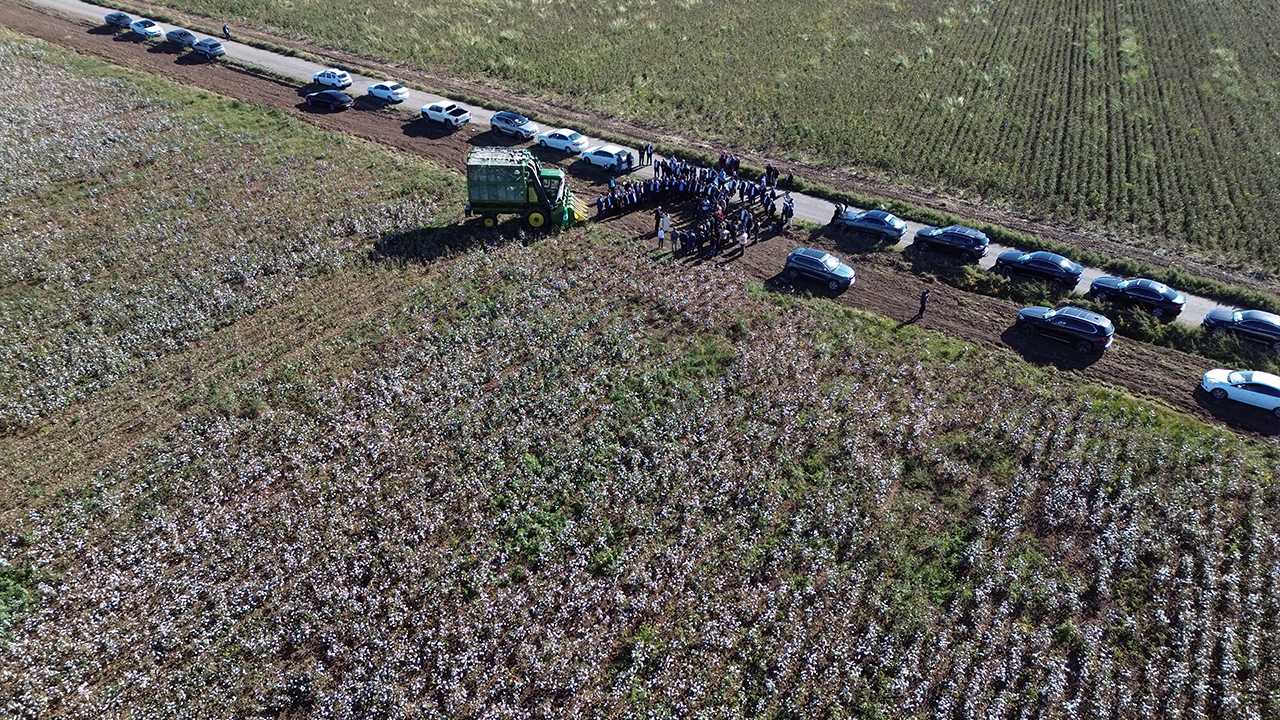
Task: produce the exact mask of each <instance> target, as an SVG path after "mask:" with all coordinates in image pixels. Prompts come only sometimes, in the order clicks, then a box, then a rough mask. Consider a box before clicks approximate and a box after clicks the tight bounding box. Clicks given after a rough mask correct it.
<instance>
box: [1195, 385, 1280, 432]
mask: <svg viewBox="0 0 1280 720" xmlns="http://www.w3.org/2000/svg"><path fill="white" fill-rule="evenodd" d="M1193 397H1194V398H1195V401H1196V405H1199V406H1200V407H1201V408H1202V409H1203V410H1204V411H1205V412H1207V413H1209V414H1210V415H1212V416H1214V417H1215V418H1217V419H1218V420H1221V421H1222V422H1224V423H1226V424H1228V425H1230V426H1232V427H1236V428H1239V429H1241V430H1246V431H1248V432H1252V433H1257V434H1259V435H1266V436H1275V435H1280V419H1277V418H1276V416H1275V415H1272V414H1271V413H1269V412H1267V411H1266V410H1263V409H1262V408H1257V407H1254V406H1252V405H1245V404H1244V403H1240V402H1236V401H1235V400H1216V399H1214V397H1213V396H1212V395H1210V394H1209V393H1207V392H1205V391H1204V388H1202V387H1199V386H1197V387H1196V389H1195V392H1194V393H1193Z"/></svg>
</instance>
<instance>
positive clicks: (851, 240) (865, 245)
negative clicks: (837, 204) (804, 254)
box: [809, 225, 896, 255]
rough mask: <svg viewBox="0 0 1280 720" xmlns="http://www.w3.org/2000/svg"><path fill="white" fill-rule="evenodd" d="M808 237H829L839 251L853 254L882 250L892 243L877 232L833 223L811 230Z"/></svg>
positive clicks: (814, 238)
mask: <svg viewBox="0 0 1280 720" xmlns="http://www.w3.org/2000/svg"><path fill="white" fill-rule="evenodd" d="M809 237H810V239H811V240H816V239H818V238H820V237H827V238H831V239H832V240H834V241H835V244H836V247H837V248H839V249H840V251H841V252H844V253H849V254H853V255H869V254H871V253H878V252H883V251H884V250H885V248H890V247H893V245H894V243H893V242H889V241H886V240H882V239H881V235H880V234H879V233H867V232H859V231H857V230H849V229H847V228H842V227H841V226H833V225H827V226H826V227H823V228H819V229H817V230H812V231H810V233H809ZM895 242H896V241H895Z"/></svg>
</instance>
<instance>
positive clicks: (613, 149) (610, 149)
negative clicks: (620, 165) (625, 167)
mask: <svg viewBox="0 0 1280 720" xmlns="http://www.w3.org/2000/svg"><path fill="white" fill-rule="evenodd" d="M596 150H604V151H605V152H608V153H613V154H614V155H617V154H618V153H620V152H625V151H624V150H623V149H622V148H620V147H618V146H617V145H601V146H600V147H598V148H596Z"/></svg>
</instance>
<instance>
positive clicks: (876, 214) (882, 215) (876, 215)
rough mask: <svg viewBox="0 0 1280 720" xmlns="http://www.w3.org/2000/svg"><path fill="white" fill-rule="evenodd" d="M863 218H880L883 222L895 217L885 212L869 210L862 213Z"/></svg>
mask: <svg viewBox="0 0 1280 720" xmlns="http://www.w3.org/2000/svg"><path fill="white" fill-rule="evenodd" d="M862 217H873V218H879V219H881V220H888V219H889V218H891V217H893V215H890V214H889V213H887V212H885V211H883V210H868V211H866V212H864V213H862Z"/></svg>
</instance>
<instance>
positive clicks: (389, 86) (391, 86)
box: [387, 83, 404, 92]
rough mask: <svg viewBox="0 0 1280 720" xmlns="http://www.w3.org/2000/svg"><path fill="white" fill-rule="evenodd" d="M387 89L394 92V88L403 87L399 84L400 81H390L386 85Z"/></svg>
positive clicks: (400, 88) (399, 88)
mask: <svg viewBox="0 0 1280 720" xmlns="http://www.w3.org/2000/svg"><path fill="white" fill-rule="evenodd" d="M387 89H388V90H390V91H392V92H395V91H396V90H403V89H404V88H402V87H401V86H400V83H391V84H390V85H387Z"/></svg>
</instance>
